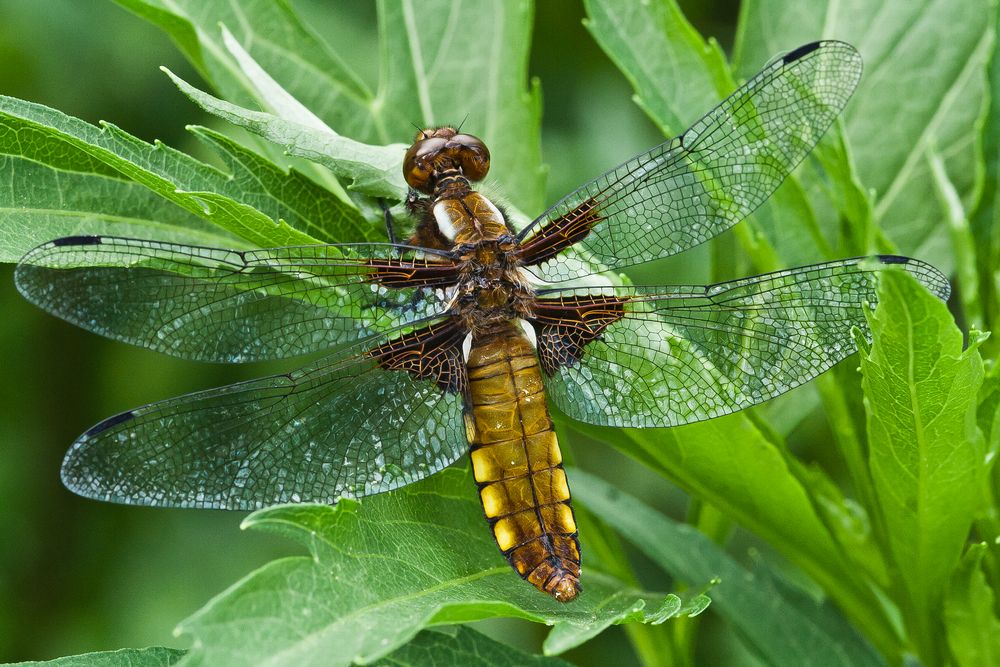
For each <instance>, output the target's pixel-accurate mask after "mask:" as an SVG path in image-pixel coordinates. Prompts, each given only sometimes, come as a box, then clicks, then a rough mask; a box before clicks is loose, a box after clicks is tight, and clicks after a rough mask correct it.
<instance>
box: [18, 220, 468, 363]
mask: <svg viewBox="0 0 1000 667" xmlns="http://www.w3.org/2000/svg"><path fill="white" fill-rule="evenodd" d="M399 252H400V250H399V248H398V247H397V246H393V245H389V244H357V245H314V246H299V247H286V248H269V249H265V250H252V251H236V250H220V249H215V248H202V247H196V246H185V245H177V244H172V243H161V242H157V241H145V240H139V239H127V238H115V237H107V236H100V237H99V236H76V237H67V238H64V239H58V240H56V241H51V242H49V243H45V244H43V245H41V246H39V247H37V248H35V249H34V250H32V251H30V252H29V253H28V254H27V255H25V257H24V258H23V259H22V260H21V262H20V264H18V266H17V269H16V271H15V274H14V275H15V281H16V283H17V287H18V289H19V290H20V291H21V293H22V294H23V295H24V296H25V297H26V298H27V299H28V300H29V301H31V302H33V303H35V304H37V305H38V306H40V307H42V308H44V309H45V310H47V311H49V312H50V313H53V314H55V315H57V316H59V317H61V318H63V319H65V320H68V321H70V322H72V323H73V324H76V325H77V326H80V327H83V328H84V329H88V330H90V331H93V332H95V333H99V334H102V335H104V336H108V337H109V338H114V339H116V340H121V341H125V342H127V343H132V344H134V345H139V346H141V347H145V348H148V349H151V350H157V351H159V352H165V353H167V354H172V355H174V356H178V357H182V358H186V359H197V360H202V361H223V362H244V361H256V360H262V359H277V358H284V357H290V356H295V355H299V354H306V353H310V352H315V351H319V350H325V349H328V348H330V347H332V346H334V345H339V344H343V343H348V342H351V341H356V340H360V339H362V338H365V337H366V336H370V335H372V334H374V333H377V332H380V331H388V330H391V329H393V328H394V327H398V326H400V325H403V324H406V323H408V322H412V321H416V320H419V319H422V318H426V317H430V316H433V315H436V314H440V313H441V311H443V310H444V307H443V305H442V302H441V300H440V293H439V292H435V291H434V290H435V289H437V288H443V287H447V286H448V285H450V284H452V283H453V282H454V278H455V276H456V274H455V273H454V266H455V265H454V262H452V261H451V260H450V259H448V258H447V257H446V256H444V255H441V256H436V255H435V256H430V257H428V258H416V257H415V252H414V251H413V250H410V251H407V252H406V253H405V254H404V255H403V256H402V257H400V255H399Z"/></svg>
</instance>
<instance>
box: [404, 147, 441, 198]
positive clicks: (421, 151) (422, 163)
mask: <svg viewBox="0 0 1000 667" xmlns="http://www.w3.org/2000/svg"><path fill="white" fill-rule="evenodd" d="M445 143H446V141H445V140H444V139H442V138H440V137H430V138H428V139H421V140H419V141H415V142H413V145H412V146H410V148H409V150H407V151H406V157H404V158H403V178H405V179H406V183H407V185H409V186H410V187H411V188H414V189H416V190H420V191H421V192H427V193H430V191H431V190H432V189H433V186H432V185H431V182H430V181H431V176H433V175H434V157H435V156H436V155H437V154H438V153H439V152H441V149H442V148H444V145H445Z"/></svg>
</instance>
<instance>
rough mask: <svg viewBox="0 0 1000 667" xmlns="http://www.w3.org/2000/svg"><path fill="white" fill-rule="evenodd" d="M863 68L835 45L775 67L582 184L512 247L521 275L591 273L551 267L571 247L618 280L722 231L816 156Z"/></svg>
mask: <svg viewBox="0 0 1000 667" xmlns="http://www.w3.org/2000/svg"><path fill="white" fill-rule="evenodd" d="M861 68H862V66H861V57H860V56H859V55H858V52H857V51H855V50H854V48H853V47H851V46H850V45H848V44H844V43H842V42H835V41H825V42H815V43H812V44H807V45H805V46H802V47H799V48H798V49H796V50H794V51H792V52H791V53H789V54H788V55H786V56H784V57H783V58H779V59H777V60H775V61H773V62H772V63H771V64H769V65H767V66H766V67H765V68H764V69H763V70H762V71H761V72H760V73H759V74H757V75H756V76H755V77H753V78H752V79H750V80H749V81H748V82H747V83H746V84H744V85H743V86H741V87H740V88H739V89H738V90H736V92H734V93H733V94H732V95H730V96H729V97H728V98H726V99H725V100H724V101H723V102H722V103H721V104H720V105H719V106H717V107H716V108H715V109H713V110H712V111H710V112H709V113H708V114H706V115H705V116H704V117H703V118H702V119H701V120H699V121H698V122H696V123H695V124H694V125H692V126H691V127H690V128H689V129H688V130H687V131H686V132H684V133H683V134H682V135H680V136H679V137H676V138H674V139H672V140H671V141H668V142H666V143H664V144H662V145H660V146H657V147H656V148H653V149H652V150H650V151H648V152H646V153H643V154H641V155H638V156H636V157H634V158H632V159H631V160H629V161H627V162H625V163H624V164H622V165H621V166H619V167H616V168H615V169H612V170H611V171H609V172H607V173H606V174H604V175H602V176H600V177H598V178H597V179H595V180H593V181H591V182H590V183H587V184H586V185H584V186H582V187H581V188H580V189H578V190H577V191H576V192H573V193H571V194H570V195H569V196H567V197H566V198H565V199H563V200H562V201H560V202H558V203H557V204H556V205H555V206H553V207H552V208H551V209H549V210H548V211H546V212H545V213H543V214H542V215H541V216H540V217H539V218H538V219H537V220H535V221H534V222H532V223H531V224H530V225H529V226H528V227H526V228H525V229H524V231H522V232H521V234H519V236H518V238H519V240H521V242H522V246H523V250H522V254H523V257H524V258H525V264H528V265H534V268H533V269H532V270H533V271H534V272H535V273H536V274H537V275H538V276H539V277H541V278H543V279H545V280H548V281H553V282H559V281H564V280H570V279H572V278H576V277H580V276H582V275H585V274H586V273H587V272H589V270H590V267H589V266H588V265H587V264H585V263H580V262H572V260H571V259H570V258H567V259H565V260H561V259H559V258H558V253H559V252H560V251H561V250H562V249H564V248H565V247H567V246H569V245H572V244H575V243H579V244H580V245H581V246H582V247H583V248H584V249H586V250H587V251H588V252H589V253H590V254H591V255H592V257H593V258H594V259H595V260H596V261H598V262H600V263H601V264H604V265H605V266H607V267H609V268H612V269H620V268H623V267H627V266H631V265H634V264H638V263H641V262H646V261H649V260H653V259H657V258H661V257H666V256H668V255H673V254H675V253H678V252H681V251H682V250H686V249H687V248H691V247H693V246H695V245H698V244H699V243H702V242H704V241H706V240H708V239H710V238H711V237H713V236H715V235H716V234H719V233H720V232H723V231H725V230H726V229H729V228H730V227H732V226H733V225H735V224H736V223H737V222H739V221H740V220H742V219H743V218H744V217H746V216H747V215H748V214H749V213H750V212H752V211H753V210H754V209H755V208H757V207H758V206H759V205H760V204H761V203H763V201H764V200H765V199H767V198H768V197H769V196H770V195H771V193H772V192H774V190H775V189H776V188H777V187H778V185H780V184H781V182H782V180H783V179H784V178H785V177H786V176H787V175H788V174H789V172H791V171H792V169H793V168H794V167H795V166H796V165H797V164H798V163H799V162H800V161H801V160H802V158H804V157H805V156H806V155H807V154H808V153H809V151H810V150H812V147H813V146H815V145H816V142H818V141H819V139H820V137H821V136H822V135H823V133H824V132H825V131H826V129H827V128H828V127H829V126H830V124H831V123H832V122H833V121H834V119H835V118H836V117H837V115H838V114H839V113H840V111H841V110H842V109H843V108H844V105H845V104H846V103H847V100H848V98H849V97H850V96H851V94H852V93H853V92H854V88H855V86H856V85H857V83H858V80H859V79H860V77H861ZM553 258H556V259H553Z"/></svg>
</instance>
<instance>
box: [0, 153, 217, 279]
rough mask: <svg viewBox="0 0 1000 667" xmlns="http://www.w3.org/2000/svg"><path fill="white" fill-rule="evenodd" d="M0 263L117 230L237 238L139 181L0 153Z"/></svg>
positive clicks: (177, 237) (179, 238)
mask: <svg viewBox="0 0 1000 667" xmlns="http://www.w3.org/2000/svg"><path fill="white" fill-rule="evenodd" d="M0 173H3V174H4V179H3V180H2V181H0V262H16V261H18V260H19V259H21V257H22V256H24V254H25V253H26V252H28V251H29V250H31V249H32V248H34V247H35V246H37V245H39V244H40V243H43V242H45V241H51V240H52V239H54V238H59V237H61V236H72V235H77V234H111V235H117V236H141V237H143V238H149V239H155V240H158V241H172V242H176V243H194V244H199V245H215V246H218V245H227V244H228V245H231V244H232V243H233V240H232V237H230V236H225V235H222V234H220V233H218V230H216V229H215V228H213V227H212V226H211V225H209V224H208V223H206V222H205V221H203V220H200V219H199V218H197V217H195V216H194V215H192V214H190V213H188V212H187V211H185V210H183V209H181V208H178V207H177V206H175V205H173V204H171V203H170V202H168V201H166V200H165V199H162V198H161V197H159V196H157V195H156V194H154V193H152V192H150V191H149V190H148V189H146V188H145V187H143V186H141V185H138V184H136V183H130V182H128V181H124V180H120V179H118V178H109V177H107V176H102V175H99V174H95V173H84V172H76V171H65V170H61V169H58V168H55V167H51V166H49V165H45V164H40V163H39V162H37V161H35V160H32V159H27V158H23V157H18V156H14V155H0Z"/></svg>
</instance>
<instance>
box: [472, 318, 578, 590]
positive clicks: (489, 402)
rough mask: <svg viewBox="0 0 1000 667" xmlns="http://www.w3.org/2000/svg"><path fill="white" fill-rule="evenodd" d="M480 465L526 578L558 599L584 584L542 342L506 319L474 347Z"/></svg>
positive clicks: (486, 498)
mask: <svg viewBox="0 0 1000 667" xmlns="http://www.w3.org/2000/svg"><path fill="white" fill-rule="evenodd" d="M469 389H470V395H471V405H470V406H469V411H470V414H469V416H468V419H469V424H468V427H469V429H468V430H469V443H470V448H471V457H472V469H473V473H474V475H475V478H476V483H477V484H478V485H479V497H480V499H481V500H482V503H483V511H484V512H485V513H486V518H487V520H488V521H489V522H490V526H491V528H492V530H493V537H494V538H495V539H496V542H497V545H498V546H499V547H500V550H501V551H502V552H503V554H504V556H505V557H506V558H507V561H508V562H509V563H510V564H511V566H512V567H513V568H514V569H515V570H516V571H517V573H518V574H520V575H521V577H523V578H524V579H527V580H528V581H529V582H531V583H532V584H534V585H535V586H536V587H537V588H538V589H539V590H541V591H543V592H545V593H548V594H549V595H552V596H553V597H555V598H556V599H557V600H560V601H562V602H568V601H570V600H572V599H573V598H575V597H576V596H577V594H578V593H579V591H580V583H579V580H580V543H579V541H578V540H577V530H576V521H575V519H574V518H573V509H572V507H571V506H570V493H569V485H568V484H567V482H566V472H565V471H564V470H563V466H562V455H561V454H560V452H559V443H558V442H557V440H556V434H555V432H554V431H553V430H552V420H551V419H550V418H549V412H548V408H547V407H546V404H545V392H544V388H543V386H542V376H541V370H540V368H539V365H538V358H537V357H536V355H535V350H534V348H533V347H532V346H531V344H530V343H529V342H528V340H527V338H526V337H525V336H524V334H523V333H522V332H521V331H520V330H519V329H516V328H514V327H513V326H511V327H505V328H504V329H503V330H501V331H500V332H498V333H497V334H496V335H494V336H490V337H489V338H488V339H487V340H485V341H475V340H474V341H473V344H472V351H471V353H470V355H469Z"/></svg>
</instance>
